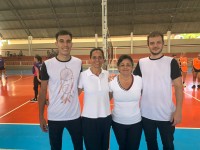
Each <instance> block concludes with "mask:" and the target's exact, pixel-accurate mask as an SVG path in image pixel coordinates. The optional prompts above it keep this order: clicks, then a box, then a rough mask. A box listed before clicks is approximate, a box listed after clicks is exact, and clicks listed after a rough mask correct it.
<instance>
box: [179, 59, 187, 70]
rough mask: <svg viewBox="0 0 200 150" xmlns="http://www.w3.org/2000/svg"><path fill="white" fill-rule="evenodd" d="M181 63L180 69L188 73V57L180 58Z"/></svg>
mask: <svg viewBox="0 0 200 150" xmlns="http://www.w3.org/2000/svg"><path fill="white" fill-rule="evenodd" d="M179 62H180V68H181V71H182V72H187V71H188V64H187V63H188V58H187V57H180V58H179Z"/></svg>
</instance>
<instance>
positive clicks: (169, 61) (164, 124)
mask: <svg viewBox="0 0 200 150" xmlns="http://www.w3.org/2000/svg"><path fill="white" fill-rule="evenodd" d="M134 74H135V75H139V76H141V77H142V80H143V92H142V98H141V113H142V122H143V128H144V132H145V137H146V141H147V145H148V148H152V149H154V150H156V149H158V147H157V140H156V130H157V128H158V129H159V131H160V135H161V138H162V143H163V146H164V147H163V148H164V149H165V148H166V149H171V150H172V149H174V144H173V140H174V137H173V134H174V130H175V126H172V123H171V122H170V119H171V116H172V114H173V112H174V111H175V105H174V103H173V101H172V80H174V79H176V78H178V77H181V72H180V69H179V65H178V63H177V61H176V60H175V59H173V58H172V57H168V56H162V57H160V58H158V59H151V58H149V57H146V58H142V59H140V60H139V62H138V64H137V66H136V69H135V70H134Z"/></svg>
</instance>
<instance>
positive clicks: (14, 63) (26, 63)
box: [4, 52, 198, 69]
mask: <svg viewBox="0 0 200 150" xmlns="http://www.w3.org/2000/svg"><path fill="white" fill-rule="evenodd" d="M173 54H176V57H177V58H179V57H180V55H181V53H173ZM120 55H121V54H117V55H116V58H115V59H113V61H112V64H111V66H112V67H114V66H115V67H116V62H117V60H118V58H119V57H120ZM149 55H150V54H149V53H145V54H131V57H132V58H133V60H134V64H137V62H138V60H139V59H140V58H143V57H147V56H149ZM164 55H166V56H172V53H165V54H164ZM197 55H198V52H193V53H186V56H187V57H188V60H189V61H190V62H191V61H192V59H193V58H194V57H197ZM74 56H75V57H78V58H80V59H81V60H82V63H83V68H84V69H85V68H88V67H89V66H90V61H89V59H90V56H89V55H74ZM33 58H34V56H12V57H4V60H5V63H6V67H7V68H8V69H19V68H22V69H23V68H31V67H32V66H33ZM42 59H43V61H44V60H46V59H47V58H46V57H45V56H42ZM189 65H190V66H191V64H189Z"/></svg>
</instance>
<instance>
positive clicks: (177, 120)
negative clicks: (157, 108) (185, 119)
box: [170, 111, 182, 126]
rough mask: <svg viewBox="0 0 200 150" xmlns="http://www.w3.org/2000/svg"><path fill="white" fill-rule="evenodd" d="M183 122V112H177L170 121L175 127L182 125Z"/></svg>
mask: <svg viewBox="0 0 200 150" xmlns="http://www.w3.org/2000/svg"><path fill="white" fill-rule="evenodd" d="M181 120H182V112H181V111H175V112H174V113H173V115H172V118H171V120H170V121H171V122H172V126H175V125H177V124H179V123H181Z"/></svg>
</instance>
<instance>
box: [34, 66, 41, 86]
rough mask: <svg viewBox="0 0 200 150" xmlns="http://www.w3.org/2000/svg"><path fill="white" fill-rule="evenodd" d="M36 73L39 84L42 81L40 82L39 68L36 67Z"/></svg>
mask: <svg viewBox="0 0 200 150" xmlns="http://www.w3.org/2000/svg"><path fill="white" fill-rule="evenodd" d="M34 67H35V66H34ZM35 71H36V73H37V80H38V81H39V82H41V80H40V74H39V70H38V68H37V67H35Z"/></svg>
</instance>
